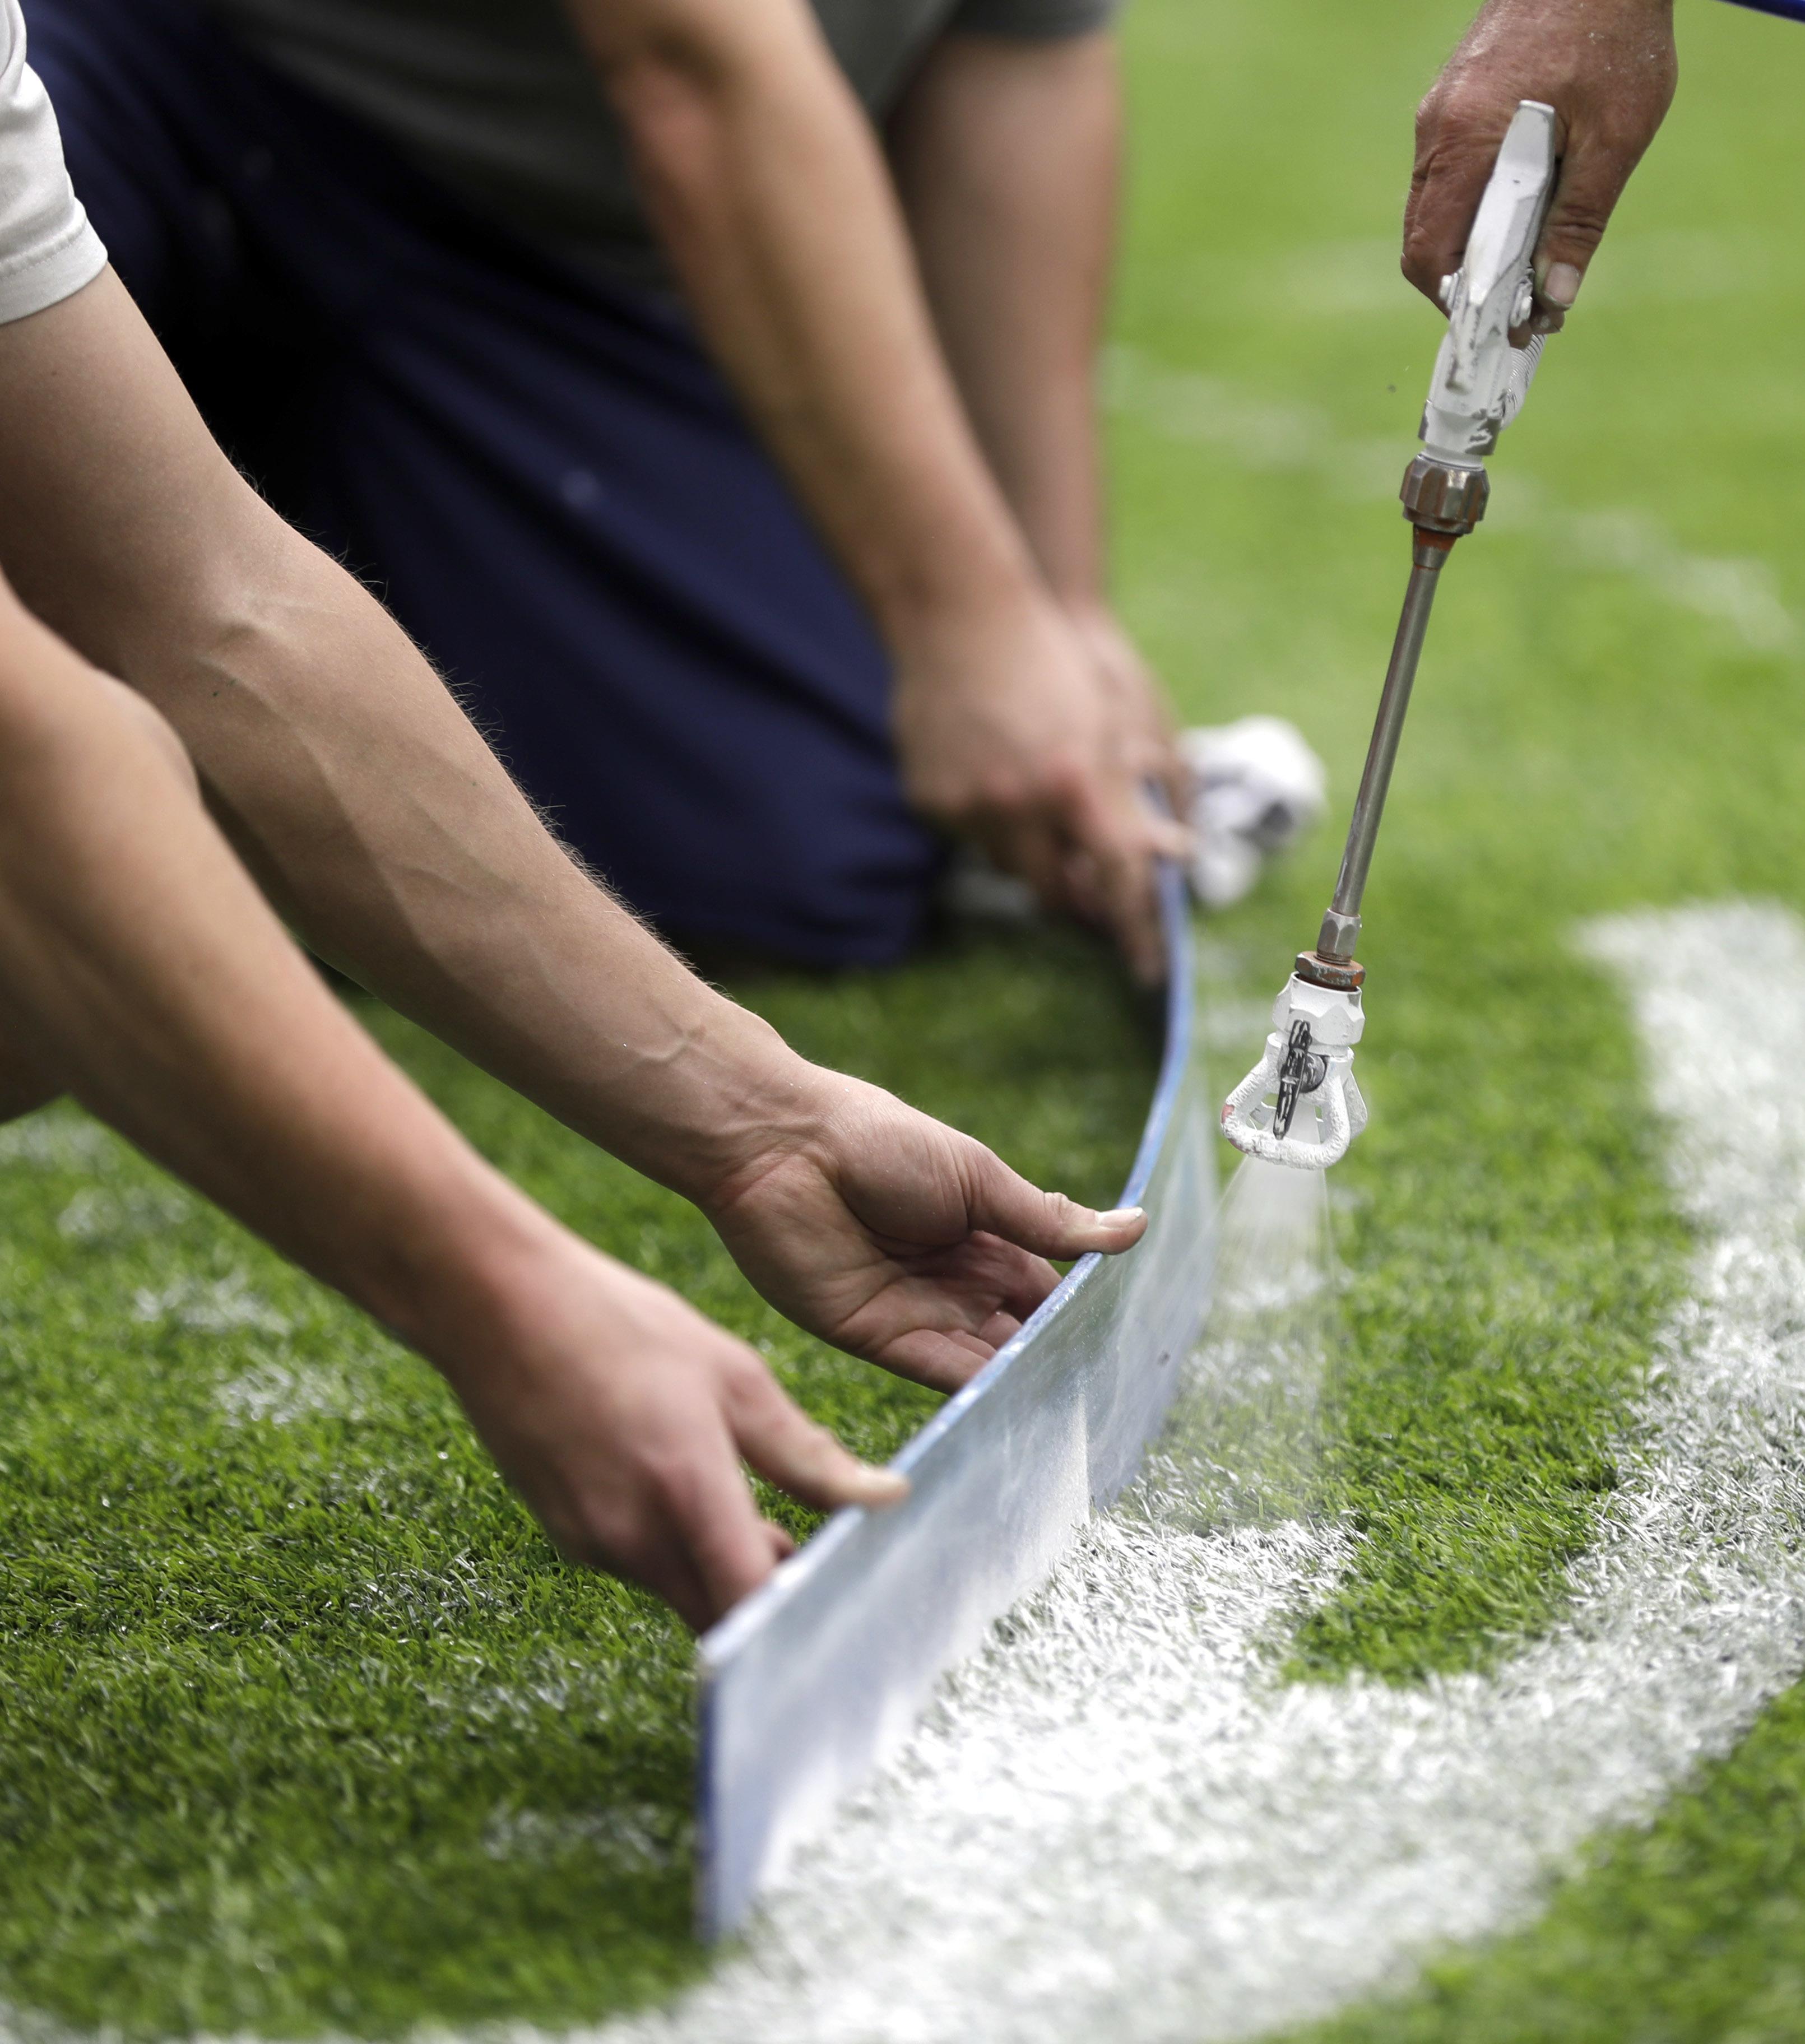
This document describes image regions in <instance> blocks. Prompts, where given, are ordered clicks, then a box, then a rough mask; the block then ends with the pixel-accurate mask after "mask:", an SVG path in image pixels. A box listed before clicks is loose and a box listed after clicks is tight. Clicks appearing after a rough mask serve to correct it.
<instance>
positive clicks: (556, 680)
mask: <svg viewBox="0 0 1805 2044" xmlns="http://www.w3.org/2000/svg"><path fill="white" fill-rule="evenodd" d="M27 18H28V21H29V33H30V38H31V56H32V61H33V64H34V66H35V67H36V68H37V71H39V73H40V75H41V76H42V77H43V79H44V83H45V84H46V85H47V86H48V88H49V90H50V94H51V97H52V100H53V102H55V105H56V112H57V115H58V117H59V119H60V121H61V124H62V129H63V139H64V148H65V149H66V151H67V156H68V160H69V167H70V171H71V176H72V177H73V179H74V182H75V190H76V191H77V192H78V193H79V195H80V197H81V198H82V199H83V202H85V203H86V205H87V208H88V209H89V211H90V213H91V214H92V215H93V217H94V221H95V224H96V225H97V226H98V229H99V230H100V232H101V235H102V238H103V239H104V240H105V241H106V244H107V247H108V249H109V250H110V253H111V255H112V258H113V261H114V267H116V268H117V270H118V271H119V273H120V275H121V276H122V277H123V279H125V283H126V285H127V286H128V287H129V289H130V290H131V292H132V294H133V297H134V298H136V299H137V302H138V303H139V305H140V306H142V308H143V309H144V312H145V313H146V315H147V316H148V318H149V320H150V321H151V323H152V325H153V326H154V327H155V328H156V330H157V332H158V334H159V335H160V336H161V338H162V340H163V341H164V345H165V346H166V347H167V348H168V350H169V352H170V353H171V355H172V356H173V357H174V359H175V363H176V365H177V367H178V368H179V370H180V371H181V372H182V375H183V378H185V380H186V381H187V384H188V386H189V388H190V389H191V390H192V391H193V392H194V395H195V397H196V398H197V399H198V401H199V403H200V405H201V409H202V411H203V412H204V413H206V417H207V419H208V421H209V423H210V425H211V426H212V427H213V428H214V432H216V433H217V435H218V436H219V438H220V439H221V441H222V442H223V443H224V444H225V446H226V448H228V449H229V451H230V452H231V453H232V455H233V458H234V459H236V460H237V462H238V463H239V464H240V466H241V467H243V468H244V470H245V471H246V472H247V473H248V474H250V475H251V476H252V478H253V479H254V480H255V481H256V482H257V483H258V484H259V486H260V487H261V488H262V489H263V490H264V491H265V493H266V494H267V495H268V496H269V497H270V498H271V501H273V502H274V503H275V505H277V506H278V507H279V509H281V510H282V511H283V513H286V514H287V516H288V517H291V519H293V520H294V522H295V523H296V524H298V525H300V526H301V527H302V529H303V530H305V531H306V532H310V533H311V534H313V535H314V536H315V537H317V538H318V539H319V540H321V543H322V544H325V546H326V547H328V548H329V549H330V550H331V551H333V553H335V554H336V555H338V556H339V557H340V558H341V559H343V560H344V561H345V563H347V565H348V566H349V567H352V569H353V570H355V571H356V572H357V573H359V574H362V575H363V576H364V578H366V579H367V580H368V582H370V583H371V586H372V587H374V588H375V590H377V592H378V593H379V594H380V595H381V596H382V597H383V600H384V601H386V602H387V604H388V605H389V606H390V608H391V609H392V610H393V611H394V613H395V615H396V616H397V617H398V618H399V619H400V620H401V621H402V624H404V625H405V626H406V628H407V629H408V630H409V631H410V632H411V633H412V634H413V635H414V638H415V639H416V640H418V642H419V643H420V644H421V646H423V647H425V650H426V651H427V652H428V654H429V655H430V656H431V658H432V659H433V660H434V662H435V663H437V666H438V667H439V668H440V670H441V672H443V673H444V674H445V675H446V677H447V678H448V680H449V681H450V682H451V683H452V686H453V687H454V688H455V689H456V690H457V691H458V693H459V694H460V698H461V699H462V700H463V701H464V703H465V705H467V707H468V709H469V710H470V713H471V716H472V717H474V718H475V720H476V722H477V723H478V724H479V725H480V726H481V728H483V730H484V731H485V732H487V734H488V735H489V736H490V738H491V741H492V742H493V743H495V746H496V748H497V750H498V751H499V752H500V753H501V755H502V757H503V758H504V759H506V762H507V763H508V764H509V766H510V768H511V769H512V770H513V772H514V774H515V776H516V777H517V778H518V780H519V781H520V782H521V784H522V786H525V789H526V790H528V792H529V793H530V794H531V795H532V796H533V798H534V799H535V800H536V801H538V802H539V803H540V804H541V805H542V806H543V807H544V808H545V810H546V812H547V813H548V815H549V816H550V817H551V820H552V822H553V823H554V824H555V825H556V828H557V829H558V830H559V831H560V833H561V834H562V835H563V836H564V837H565V839H566V840H568V842H569V843H572V845H573V846H575V848H576V849H577V850H578V851H579V852H580V853H582V855H583V856H584V857H585V858H586V859H588V860H589V861H590V862H591V863H592V864H593V865H594V866H595V867H596V868H597V869H598V870H599V871H601V872H602V873H603V874H606V876H607V878H609V879H610V881H611V882H613V883H614V886H617V887H618V889H620V891H621V892H622V893H623V894H624V895H625V897H626V898H627V899H628V900H629V901H631V902H633V904H634V905H635V906H636V907H637V908H638V909H641V911H643V912H644V913H645V914H647V915H648V916H650V917H651V918H652V920H654V921H655V922H656V923H657V924H659V925H660V927H661V928H664V929H665V930H667V931H668V932H670V933H671V934H672V936H675V938H676V939H678V940H679V942H682V941H683V940H685V939H689V940H692V941H702V942H704V943H712V944H714V945H718V946H727V947H745V948H748V949H750V950H752V951H759V952H763V953H767V954H772V955H778V956H780V957H786V958H791V959H801V960H806V961H810V962H818V963H822V964H841V963H872V964H876V963H882V962H886V961H887V960H890V959H895V958H896V957H898V956H899V955H901V954H902V953H903V951H906V949H907V948H908V947H909V945H910V943H911V941H912V940H913V939H914V937H915V936H916V935H917V934H918V932H919V929H920V928H921V925H922V921H923V920H924V917H925V913H926V908H927V904H928V901H929V896H930V893H931V890H932V886H933V879H934V876H935V873H936V870H937V863H938V853H937V846H936V843H935V841H934V840H933V836H931V835H930V833H929V832H928V831H927V830H926V828H924V827H923V826H922V824H920V823H919V822H918V820H916V819H915V818H914V816H911V815H910V813H909V811H908V809H907V807H906V805H905V803H904V801H903V791H902V787H901V785H900V782H899V778H898V773H897V768H896V763H895V756H894V754H893V752H892V750H891V743H890V738H889V732H888V720H887V695H888V672H887V663H886V659H885V656H884V654H883V649H882V647H881V646H880V645H879V643H878V641H877V640H876V636H875V635H874V634H873V632H872V628H871V626H870V624H869V623H868V621H867V619H866V617H865V616H864V613H863V612H862V611H861V609H860V607H859V605H858V603H857V601H856V599H855V598H854V597H853V596H852V594H851V592H850V590H849V588H848V587H847V586H846V584H845V582H844V581H843V580H842V579H841V576H840V575H839V574H838V572H837V570H836V569H835V567H833V564H832V563H830V562H829V559H827V557H826V555H825V553H824V552H823V551H822V548H821V546H820V544H818V541H817V540H816V539H815V537H814V534H813V532H811V531H810V528H809V527H808V525H807V524H806V522H805V521H804V520H803V518H802V515H801V513H800V512H799V509H798V508H797V506H796V505H795V501H794V500H793V499H792V498H791V495H790V494H789V492H788V490H787V487H786V486H785V485H784V483H783V481H782V479H781V478H779V475H778V474H776V472H775V470H774V469H773V468H772V465H771V463H769V462H768V460H767V459H766V458H765V456H764V454H763V452H762V451H760V448H758V446H757V445H756V443H755V442H754V441H753V440H752V437H751V436H750V435H749V432H747V430H746V428H745V425H744V423H743V422H742V421H741V417H740V414H739V413H738V411H737V408H736V405H735V404H734V401H733V398H732V397H731V396H730V394H729V393H728V391H727V390H725V387H724V386H723V385H722V382H721V380H720V378H718V375H716V374H715V372H714V369H713V368H712V367H711V366H710V363H708V361H707V360H706V358H705V357H704V356H703V355H702V352H700V350H699V348H698V347H697V345H696V344H695V340H694V339H693V338H692V336H691V332H690V329H689V327H688V325H687V323H686V321H684V319H683V316H682V314H681V313H680V312H679V311H678V310H677V309H675V308H674V307H673V306H672V305H668V304H667V303H665V302H663V301H661V300H660V299H659V298H656V296H654V295H652V294H641V293H640V292H637V291H636V290H633V289H631V288H629V287H625V286H614V285H613V284H611V283H610V282H607V281H606V280H604V279H591V278H590V277H588V276H587V275H579V274H577V273H575V272H574V271H571V270H569V269H567V268H565V267H564V266H562V265H561V264H560V263H557V262H556V261H555V260H554V259H552V258H550V257H548V256H547V255H542V254H541V253H540V252H537V250H535V249H533V248H529V247H527V246H525V245H524V244H522V243H521V240H519V239H518V237H517V236H514V235H512V234H510V233H509V232H507V231H506V229H504V228H502V227H501V226H498V225H495V224H493V223H491V222H490V221H487V220H483V219H480V218H479V217H475V214H474V213H472V212H471V209H468V208H467V207H466V206H464V204H462V203H461V202H460V200H459V199H458V198H456V197H455V196H454V195H453V194H451V193H450V192H449V191H448V190H445V189H442V188H441V186H439V185H438V184H437V183H436V182H434V181H433V180H432V179H429V178H428V177H426V176H425V175H421V173H419V172H418V171H416V170H414V168H413V167H411V166H410V164H408V163H405V162H404V161H402V159H401V158H400V157H399V156H398V154H397V153H395V152H394V151H392V150H391V148H389V147H388V146H387V144H386V142H385V141H384V140H383V138H382V137H380V136H378V135H376V134H375V133H373V132H372V131H371V130H370V129H368V128H366V127H365V126H364V125H363V124H361V123H360V122H358V121H355V120H353V119H352V118H349V117H347V116H345V115H344V114H342V113H340V112H339V111H338V110H337V109H335V108H333V107H331V106H326V105H325V104H324V103H323V102H321V101H319V100H318V99H317V98H314V97H313V96H312V95H311V94H307V93H306V92H304V91H302V90H299V89H298V88H297V87H295V86H293V85H291V84H290V83H288V82H287V80H286V79H282V78H280V77H278V76H277V75H275V74H274V73H273V72H271V71H270V70H269V69H268V68H267V67H265V66H264V65H262V64H261V63H259V62H257V61H256V60H254V59H252V58H251V57H249V56H247V55H246V54H245V53H244V52H242V51H241V50H240V49H239V48H237V45H236V44H233V42H232V41H231V40H229V38H228V37H226V36H225V33H223V32H222V31H221V30H220V29H218V28H217V27H216V26H215V25H214V24H213V23H212V22H211V21H209V20H208V19H207V18H206V17H204V16H203V15H202V13H200V12H199V11H198V9H196V8H194V6H192V5H191V0H29V6H28V9H27Z"/></svg>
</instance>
